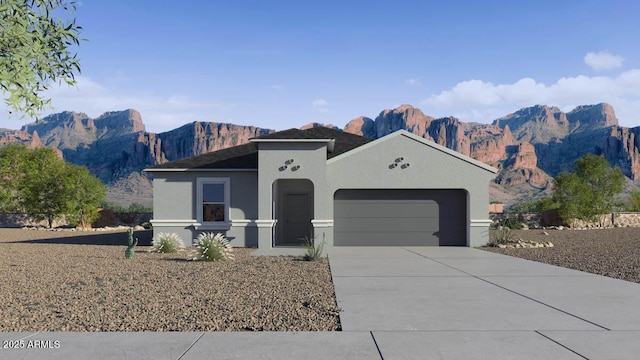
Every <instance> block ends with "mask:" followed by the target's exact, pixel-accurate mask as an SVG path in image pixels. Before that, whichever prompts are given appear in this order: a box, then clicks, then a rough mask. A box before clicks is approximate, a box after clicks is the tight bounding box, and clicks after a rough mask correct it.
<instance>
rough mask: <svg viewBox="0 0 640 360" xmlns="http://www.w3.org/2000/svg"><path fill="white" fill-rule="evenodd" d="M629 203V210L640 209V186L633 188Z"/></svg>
mask: <svg viewBox="0 0 640 360" xmlns="http://www.w3.org/2000/svg"><path fill="white" fill-rule="evenodd" d="M628 201H629V205H628V206H627V209H628V210H629V211H640V190H639V189H638V188H635V189H633V191H632V192H631V194H629V200H628Z"/></svg>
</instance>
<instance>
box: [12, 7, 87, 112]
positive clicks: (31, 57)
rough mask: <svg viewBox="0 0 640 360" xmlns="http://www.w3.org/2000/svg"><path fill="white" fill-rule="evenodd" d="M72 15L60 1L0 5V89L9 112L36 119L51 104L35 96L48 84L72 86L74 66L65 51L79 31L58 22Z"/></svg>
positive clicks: (71, 22)
mask: <svg viewBox="0 0 640 360" xmlns="http://www.w3.org/2000/svg"><path fill="white" fill-rule="evenodd" d="M75 9H76V8H75V2H74V1H66V0H2V1H0V30H1V31H0V88H1V89H2V92H3V93H4V95H5V96H6V97H5V102H6V104H7V106H8V107H9V108H10V109H13V110H14V111H18V112H21V113H24V114H26V115H28V116H36V115H37V114H38V113H39V112H41V111H42V110H44V108H45V106H48V105H49V104H50V103H51V99H47V98H44V97H42V95H41V94H42V92H43V91H44V90H47V89H48V88H49V84H50V83H51V82H65V83H67V84H69V85H75V83H76V81H75V76H74V72H78V73H79V72H80V64H79V60H78V59H77V57H76V54H73V55H72V54H71V51H70V50H69V49H70V47H71V46H74V45H78V44H79V43H80V41H79V36H80V30H81V29H82V28H81V27H80V26H77V25H76V24H75V18H73V17H71V19H70V20H63V19H60V18H59V15H62V14H63V13H67V14H69V15H70V14H73V13H74V12H75ZM54 15H57V16H54ZM7 95H8V96H7Z"/></svg>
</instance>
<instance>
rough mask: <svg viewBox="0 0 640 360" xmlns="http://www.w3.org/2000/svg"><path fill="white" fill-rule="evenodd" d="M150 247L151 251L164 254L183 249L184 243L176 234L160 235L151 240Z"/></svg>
mask: <svg viewBox="0 0 640 360" xmlns="http://www.w3.org/2000/svg"><path fill="white" fill-rule="evenodd" d="M151 245H152V246H153V249H152V250H151V251H154V252H159V253H165V254H168V253H174V252H177V251H179V250H182V249H184V242H183V241H182V239H181V238H180V236H179V235H178V234H176V233H160V234H158V235H157V236H155V237H154V238H153V241H152V243H151Z"/></svg>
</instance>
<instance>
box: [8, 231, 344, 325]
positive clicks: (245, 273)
mask: <svg viewBox="0 0 640 360" xmlns="http://www.w3.org/2000/svg"><path fill="white" fill-rule="evenodd" d="M69 236H73V237H69ZM126 239H127V235H126V233H107V234H104V233H102V234H100V233H99V234H95V233H92V234H91V235H87V234H82V235H79V234H78V233H70V232H51V231H38V230H21V229H0V331H309V330H312V331H313V330H321V331H325V330H340V322H339V321H340V320H339V317H338V313H339V309H338V308H337V305H336V299H335V291H334V288H333V284H332V282H331V273H330V270H329V262H328V260H327V259H326V258H324V259H322V260H320V261H317V262H306V261H301V260H300V259H297V258H294V257H284V256H282V257H252V256H251V255H250V254H251V252H252V250H251V249H234V252H235V260H233V261H224V262H194V261H186V260H184V259H185V257H186V256H185V253H184V252H183V253H179V254H156V253H149V252H148V251H147V250H148V249H150V247H149V246H138V247H137V248H136V254H135V256H134V258H133V259H131V260H127V259H125V258H124V249H125V248H126V246H124V245H115V244H124V243H126ZM109 244H110V245H109Z"/></svg>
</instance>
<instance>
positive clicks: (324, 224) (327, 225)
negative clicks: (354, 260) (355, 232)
mask: <svg viewBox="0 0 640 360" xmlns="http://www.w3.org/2000/svg"><path fill="white" fill-rule="evenodd" d="M311 225H312V226H313V237H314V239H315V241H318V242H323V241H324V247H325V248H332V247H333V219H313V220H311Z"/></svg>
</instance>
